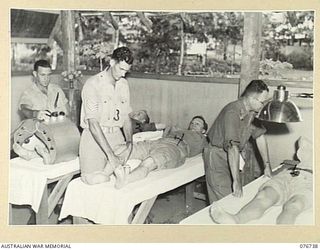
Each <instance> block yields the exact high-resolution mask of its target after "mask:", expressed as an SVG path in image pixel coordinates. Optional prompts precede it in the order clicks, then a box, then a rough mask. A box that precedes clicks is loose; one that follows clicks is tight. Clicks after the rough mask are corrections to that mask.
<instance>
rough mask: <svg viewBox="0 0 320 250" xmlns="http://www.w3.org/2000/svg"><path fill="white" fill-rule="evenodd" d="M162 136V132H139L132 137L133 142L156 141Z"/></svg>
mask: <svg viewBox="0 0 320 250" xmlns="http://www.w3.org/2000/svg"><path fill="white" fill-rule="evenodd" d="M162 135H163V130H158V131H146V132H139V133H136V134H134V135H133V137H132V138H133V142H139V141H146V140H150V141H153V140H157V139H160V138H161V137H162Z"/></svg>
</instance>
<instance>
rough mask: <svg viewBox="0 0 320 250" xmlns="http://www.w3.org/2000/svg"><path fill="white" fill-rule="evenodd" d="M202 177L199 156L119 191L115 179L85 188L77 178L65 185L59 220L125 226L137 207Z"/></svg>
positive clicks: (202, 168) (201, 164)
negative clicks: (77, 219)
mask: <svg viewBox="0 0 320 250" xmlns="http://www.w3.org/2000/svg"><path fill="white" fill-rule="evenodd" d="M203 175H204V164H203V160H202V155H201V154H200V155H197V156H195V157H192V158H189V159H187V161H186V163H185V164H184V165H182V166H181V167H178V168H175V169H166V170H159V171H154V172H151V173H150V174H149V175H148V176H147V178H145V179H143V180H140V181H137V182H133V183H130V184H128V185H127V186H125V187H124V188H122V189H120V190H117V189H115V188H114V178H113V179H112V180H111V181H110V182H107V183H101V184H98V185H87V184H84V183H83V182H82V181H81V180H80V178H77V179H74V180H73V181H71V182H70V183H69V185H68V188H67V191H66V194H65V198H64V202H63V205H62V209H61V213H60V217H59V219H60V220H61V219H63V218H65V217H67V216H68V215H72V216H78V217H83V218H87V219H89V220H92V221H94V222H95V223H100V224H128V217H129V215H130V213H131V212H132V210H133V208H134V206H135V205H136V204H139V203H141V202H143V201H145V200H148V199H151V198H152V197H154V196H156V195H159V194H162V193H165V192H167V191H170V190H172V189H175V188H177V187H179V186H181V185H184V184H186V183H188V182H191V181H193V180H195V179H197V178H199V177H201V176H203Z"/></svg>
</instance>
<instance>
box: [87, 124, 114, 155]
mask: <svg viewBox="0 0 320 250" xmlns="http://www.w3.org/2000/svg"><path fill="white" fill-rule="evenodd" d="M89 130H90V132H91V134H92V136H93V138H94V139H95V141H96V142H97V143H98V145H99V146H100V148H101V149H102V151H103V152H104V153H105V155H106V157H107V158H108V159H109V160H110V158H115V154H114V152H113V150H112V148H111V146H110V144H109V143H108V141H107V139H106V137H105V136H104V134H103V132H102V129H101V127H100V125H99V123H98V122H97V121H95V120H89Z"/></svg>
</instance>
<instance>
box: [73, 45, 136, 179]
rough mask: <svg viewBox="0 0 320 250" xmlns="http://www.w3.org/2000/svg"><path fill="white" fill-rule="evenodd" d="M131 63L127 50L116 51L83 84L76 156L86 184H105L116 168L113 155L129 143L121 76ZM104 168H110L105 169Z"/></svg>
mask: <svg viewBox="0 0 320 250" xmlns="http://www.w3.org/2000/svg"><path fill="white" fill-rule="evenodd" d="M132 62H133V56H132V52H131V51H130V50H129V49H128V48H127V47H120V48H117V49H115V50H114V51H113V54H112V56H111V60H110V66H109V67H108V68H107V69H106V70H104V71H102V72H100V73H98V74H97V75H94V76H92V77H90V78H89V79H88V80H87V81H86V83H85V84H84V87H83V90H82V93H81V97H82V107H81V118H80V125H81V127H82V128H83V129H84V130H83V133H82V135H81V141H80V151H79V154H80V169H81V180H82V181H83V182H85V183H87V184H91V185H92V184H98V183H102V182H106V181H108V180H109V178H110V175H111V174H112V172H113V169H114V168H115V167H117V166H118V165H120V162H119V159H118V157H117V156H116V155H115V153H114V151H115V150H116V149H117V147H118V146H120V145H123V144H125V141H127V142H129V141H131V138H132V127H131V122H130V118H129V113H130V112H131V111H132V109H131V106H130V93H129V86H128V82H127V80H126V79H125V75H126V73H127V72H128V71H129V70H130V68H131V65H132ZM121 128H123V132H124V135H125V138H124V137H123V134H122V132H121ZM107 164H111V166H112V167H111V168H110V167H108V168H106V166H107Z"/></svg>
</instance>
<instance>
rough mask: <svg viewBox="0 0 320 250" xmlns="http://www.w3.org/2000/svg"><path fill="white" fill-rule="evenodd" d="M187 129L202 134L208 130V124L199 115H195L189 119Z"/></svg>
mask: <svg viewBox="0 0 320 250" xmlns="http://www.w3.org/2000/svg"><path fill="white" fill-rule="evenodd" d="M188 129H189V130H192V131H196V132H200V133H202V134H204V133H205V132H206V131H207V129H208V124H207V123H206V120H205V119H204V118H203V117H202V116H201V115H197V116H195V117H193V118H192V119H191V122H190V124H189V128H188Z"/></svg>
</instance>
